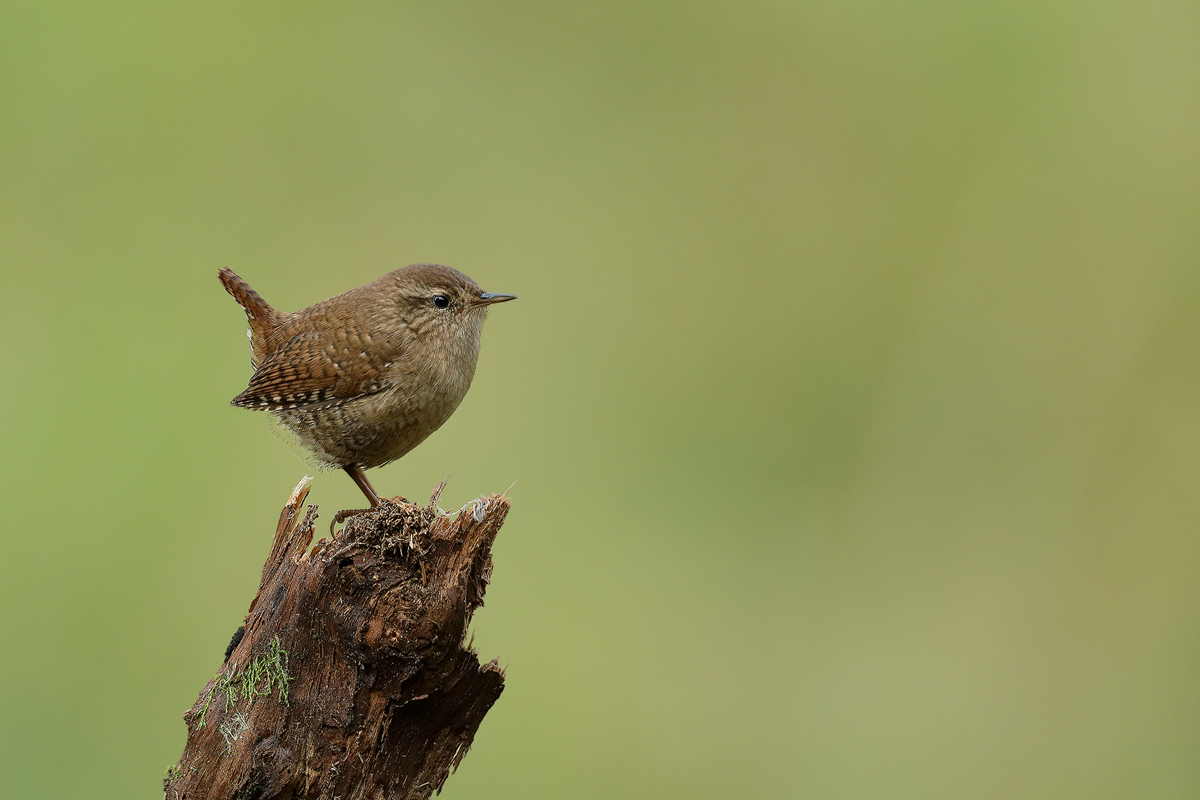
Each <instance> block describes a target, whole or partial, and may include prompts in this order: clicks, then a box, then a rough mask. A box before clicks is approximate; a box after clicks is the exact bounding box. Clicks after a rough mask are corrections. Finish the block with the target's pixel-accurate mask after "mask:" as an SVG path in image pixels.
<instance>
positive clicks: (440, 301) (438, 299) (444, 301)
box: [433, 294, 450, 308]
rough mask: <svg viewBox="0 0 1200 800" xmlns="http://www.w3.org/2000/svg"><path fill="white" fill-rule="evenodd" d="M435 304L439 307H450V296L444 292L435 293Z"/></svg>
mask: <svg viewBox="0 0 1200 800" xmlns="http://www.w3.org/2000/svg"><path fill="white" fill-rule="evenodd" d="M433 304H434V305H435V306H437V307H438V308H449V307H450V298H449V297H446V295H444V294H435V295H434V296H433Z"/></svg>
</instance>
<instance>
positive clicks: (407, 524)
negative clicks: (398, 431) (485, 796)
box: [164, 482, 509, 800]
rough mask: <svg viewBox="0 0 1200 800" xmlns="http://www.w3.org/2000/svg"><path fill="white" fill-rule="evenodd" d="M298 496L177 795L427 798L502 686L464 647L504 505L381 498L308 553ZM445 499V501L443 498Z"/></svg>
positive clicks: (178, 773)
mask: <svg viewBox="0 0 1200 800" xmlns="http://www.w3.org/2000/svg"><path fill="white" fill-rule="evenodd" d="M307 494H308V489H307V488H306V487H305V485H304V482H301V484H300V486H297V487H296V491H295V492H294V493H293V494H292V497H291V499H290V500H289V501H288V504H287V505H286V506H285V507H284V509H283V513H282V515H281V516H280V518H279V527H278V529H277V530H276V533H275V542H274V545H273V546H272V548H271V554H270V556H269V557H268V558H267V562H266V564H265V565H264V566H263V574H262V581H261V583H260V584H259V590H258V595H257V596H256V597H255V598H254V601H253V602H252V603H251V604H250V610H249V612H248V613H247V615H246V621H245V626H244V633H243V632H241V631H239V633H241V634H242V635H240V636H235V637H234V641H233V642H231V644H230V649H229V652H228V654H227V658H226V661H225V664H224V665H223V666H222V667H221V670H220V672H218V674H217V676H216V677H215V678H213V680H212V681H210V682H209V684H208V686H206V687H205V688H204V690H203V691H202V692H201V693H200V697H199V698H198V699H197V700H196V704H195V705H194V706H193V707H192V708H191V710H189V711H188V712H187V713H186V714H184V721H185V722H186V723H187V726H188V740H187V745H186V747H185V748H184V751H183V756H182V757H181V758H180V759H179V763H178V765H176V766H174V767H172V768H171V770H169V772H168V776H167V779H166V780H165V781H164V788H165V790H166V797H167V798H196V799H197V800H199V799H200V798H256V799H258V798H261V799H262V800H268V799H270V798H294V800H301V799H302V798H314V799H315V798H342V800H349V799H350V798H385V797H386V798H427V797H430V796H431V795H432V794H433V793H434V792H435V791H438V790H440V789H441V787H442V784H443V783H444V782H445V780H446V778H447V776H448V775H449V774H450V771H451V770H452V769H453V768H454V767H456V766H458V763H459V762H460V761H461V760H462V757H463V755H464V754H465V753H466V751H467V748H468V747H470V745H471V742H472V740H473V739H474V737H475V732H476V730H478V728H479V724H480V723H481V722H482V721H483V717H484V715H485V714H486V713H487V711H488V709H490V708H491V707H492V704H493V703H495V702H496V700H497V698H499V696H500V692H501V691H503V689H504V671H503V670H502V669H501V668H500V666H499V665H498V664H497V663H496V662H495V661H492V662H491V663H488V664H486V665H481V664H480V663H479V659H478V658H477V655H476V653H475V651H474V650H472V649H471V648H470V646H469V644H467V642H466V641H465V639H466V636H467V630H468V626H469V624H470V621H471V614H472V613H473V612H474V611H475V609H476V608H478V607H479V606H481V605H483V593H484V589H485V588H486V586H487V583H488V578H489V577H490V575H491V571H492V558H491V548H492V542H493V541H494V540H495V538H496V534H497V533H498V532H499V530H500V526H501V525H502V524H503V522H504V518H505V516H506V515H507V514H508V509H509V503H508V501H507V500H506V499H505V498H503V497H502V496H498V495H496V496H492V497H489V498H486V499H482V500H477V501H475V502H474V503H472V504H469V505H467V506H466V507H465V508H464V509H463V510H462V511H461V512H459V513H458V514H457V515H456V516H449V515H444V514H440V513H439V512H438V511H437V510H436V503H435V502H431V503H430V505H429V506H427V507H426V506H417V505H413V504H411V503H407V502H399V501H397V502H386V503H384V505H383V506H381V507H380V508H378V509H374V510H372V511H368V512H365V513H362V514H359V515H358V516H355V517H352V518H351V519H350V521H349V522H347V523H346V525H345V527H344V528H342V530H341V531H339V532H338V534H337V535H336V536H334V537H333V538H332V539H328V540H327V539H322V540H320V541H319V542H317V544H316V546H314V547H313V548H312V550H311V551H309V549H308V547H309V544H310V543H311V542H312V539H313V521H314V520H315V518H316V513H315V511H316V509H315V507H313V506H310V507H309V508H308V510H307V512H306V513H305V514H304V515H303V518H301V516H300V509H301V506H302V505H303V503H304V499H305V497H306V496H307ZM435 499H436V496H435Z"/></svg>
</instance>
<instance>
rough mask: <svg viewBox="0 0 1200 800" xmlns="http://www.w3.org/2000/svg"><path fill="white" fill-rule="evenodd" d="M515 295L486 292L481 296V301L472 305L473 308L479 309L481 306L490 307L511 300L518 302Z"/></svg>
mask: <svg viewBox="0 0 1200 800" xmlns="http://www.w3.org/2000/svg"><path fill="white" fill-rule="evenodd" d="M516 299H517V296H516V295H515V294H492V293H490V292H484V293H483V294H481V295H479V299H478V300H476V301H475V302H474V303H471V308H479V307H480V306H490V305H491V304H492V303H507V302H508V301H509V300H516Z"/></svg>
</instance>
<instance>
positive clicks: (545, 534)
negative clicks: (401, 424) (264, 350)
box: [0, 0, 1200, 800]
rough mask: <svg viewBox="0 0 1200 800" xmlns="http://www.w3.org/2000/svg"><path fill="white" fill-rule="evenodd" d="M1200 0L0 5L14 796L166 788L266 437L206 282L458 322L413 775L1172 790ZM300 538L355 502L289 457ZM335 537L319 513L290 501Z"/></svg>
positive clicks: (634, 788) (1191, 331)
mask: <svg viewBox="0 0 1200 800" xmlns="http://www.w3.org/2000/svg"><path fill="white" fill-rule="evenodd" d="M1197 42H1200V5H1198V4H1196V3H1195V2H1193V1H1192V0H1179V1H1178V2H1172V1H1171V0H1140V1H1139V2H1137V3H1132V2H1124V3H1122V2H1099V3H1080V2H1067V1H1066V0H1038V1H1037V2H1027V1H1026V0H1016V2H1014V1H1013V0H1003V2H1001V1H1000V0H992V1H989V2H970V3H958V2H922V1H921V0H915V1H913V2H902V3H901V2H794V3H793V2H781V1H779V0H776V1H775V2H767V1H765V0H757V1H754V2H736V3H735V2H705V1H704V0H699V1H695V0H691V1H689V2H652V3H644V2H612V3H604V4H573V3H558V2H537V1H536V0H513V1H512V2H507V3H491V4H482V3H481V4H472V3H453V2H451V3H436V4H434V3H398V2H368V3H359V4H313V3H278V2H274V3H272V2H268V3H254V4H246V3H200V4H197V3H190V4H188V3H172V4H163V3H157V2H141V3H137V2H128V3H103V4H82V3H81V4H67V3H33V2H23V1H22V0H7V2H5V3H4V4H3V5H0V269H2V280H3V282H2V290H3V291H2V292H0V341H2V342H3V343H4V345H3V348H2V349H0V375H2V376H3V377H2V383H3V391H2V392H0V421H2V422H0V447H2V450H0V455H2V458H0V509H2V517H3V522H0V525H2V530H3V555H2V556H0V796H3V797H5V798H34V797H38V798H42V797H46V798H57V797H62V798H68V797H70V798H77V797H88V798H138V797H145V798H152V797H158V796H160V795H159V792H160V791H161V789H160V783H159V782H160V780H161V778H162V777H163V775H164V770H165V768H166V767H167V766H168V765H169V764H172V763H173V762H174V761H175V760H176V759H177V758H178V756H179V754H180V752H181V751H182V748H183V744H184V737H185V728H184V725H183V722H182V719H181V716H182V714H183V712H184V711H185V710H186V709H187V708H188V707H189V706H190V705H191V703H192V702H193V701H194V699H195V697H196V695H197V693H198V692H199V690H200V689H201V688H202V687H203V686H204V684H205V683H206V682H207V681H208V680H209V679H210V678H211V677H212V676H213V675H214V674H215V672H216V670H217V669H218V667H219V666H220V663H221V655H222V652H223V649H224V647H225V645H226V643H227V642H228V640H229V636H230V634H231V633H232V632H233V630H234V628H235V627H236V626H237V625H238V624H239V623H240V621H241V618H242V615H243V614H244V613H245V610H246V608H247V606H248V604H249V601H250V599H251V598H252V597H253V595H254V591H255V588H256V586H257V580H258V577H259V570H260V566H261V563H262V561H263V559H264V557H265V556H266V553H267V550H268V548H269V544H270V539H271V532H272V531H273V529H274V524H275V520H276V518H277V516H278V513H279V509H280V507H281V506H282V504H283V502H284V501H285V500H286V498H287V496H288V494H289V492H290V491H291V489H292V487H293V486H294V485H295V484H296V483H297V481H298V480H299V479H300V477H301V476H302V475H304V474H305V470H306V465H305V463H304V462H303V461H302V460H301V459H300V458H299V457H298V454H297V453H296V452H295V450H294V448H292V447H290V446H289V445H288V444H287V442H286V440H285V439H283V438H282V436H281V435H278V434H275V433H273V432H272V431H273V426H272V425H271V424H270V423H269V421H268V419H267V418H265V417H264V416H263V415H262V414H256V413H250V412H246V411H242V410H237V409H233V408H230V407H229V405H228V401H229V399H230V398H231V397H233V396H234V395H235V394H237V393H238V392H239V391H240V390H241V389H242V388H243V387H244V385H245V382H246V380H247V379H248V377H249V367H248V364H247V359H248V356H249V353H248V348H247V346H246V341H245V336H244V328H245V325H244V318H243V316H242V313H241V311H240V310H239V309H238V308H237V306H236V305H235V304H234V302H233V301H232V300H231V299H230V298H229V297H228V296H226V294H225V293H224V292H223V291H222V289H221V287H220V285H219V284H218V282H217V278H216V272H217V269H218V267H221V266H229V267H231V268H233V269H234V270H236V271H238V272H239V273H241V274H242V275H243V276H244V277H246V279H247V280H249V281H250V283H251V284H252V285H253V286H255V287H256V288H257V289H258V290H259V291H260V292H261V293H262V294H263V295H264V296H265V297H266V298H267V299H268V300H269V301H271V302H272V303H273V304H275V305H276V306H278V307H280V308H282V309H285V310H293V309H297V308H300V307H303V306H306V305H308V304H310V303H312V302H315V301H317V300H320V299H323V298H325V297H328V296H331V295H333V294H337V293H339V292H342V291H345V290H346V289H349V288H352V287H354V286H357V285H360V284H362V283H365V282H367V281H370V280H373V279H374V278H376V277H377V276H379V275H380V274H382V273H383V272H385V271H387V270H389V269H392V268H394V267H396V266H399V265H401V264H405V263H409V262H414V261H439V262H442V263H447V264H450V265H452V266H455V267H457V268H459V269H461V270H463V271H464V272H466V273H468V274H469V275H471V276H473V277H474V278H475V279H476V280H478V281H479V282H480V283H481V284H482V285H483V287H484V288H485V289H487V290H489V291H500V292H511V293H515V294H518V295H520V300H519V301H518V302H516V303H513V304H510V305H505V306H500V307H497V308H495V309H493V311H492V313H491V317H490V319H489V321H488V324H487V326H486V329H485V333H484V349H483V354H482V359H481V364H480V367H479V371H478V373H477V376H476V380H475V387H474V388H473V389H472V391H471V393H470V394H469V395H468V397H467V399H466V401H465V403H464V404H463V406H462V407H461V408H460V409H459V411H458V413H457V414H456V415H455V417H454V418H453V419H452V420H451V421H450V422H449V423H448V424H447V425H446V426H445V428H444V429H443V430H442V431H440V432H438V433H437V434H435V435H434V436H433V437H432V438H431V439H430V440H429V441H427V442H426V443H425V444H424V445H422V446H421V447H420V448H419V449H417V450H416V451H414V452H413V453H412V454H411V455H409V456H408V457H406V458H405V459H403V461H401V462H399V463H396V464H393V465H391V466H389V467H386V468H383V469H380V470H377V471H375V472H374V473H373V474H372V478H373V481H374V483H375V485H376V486H377V487H379V488H380V489H381V491H384V492H388V493H392V494H406V495H408V496H411V497H417V498H421V497H426V496H427V493H428V492H429V491H430V490H432V488H433V487H434V485H435V484H436V483H437V482H438V481H439V480H441V478H442V477H443V475H444V474H446V473H449V474H450V476H451V480H450V484H449V488H448V490H447V492H446V496H445V499H444V502H443V505H444V506H445V507H447V508H449V507H457V506H459V505H461V504H462V503H464V502H466V501H468V500H470V499H472V498H474V497H476V496H479V495H481V494H488V493H492V492H499V491H504V490H505V489H506V488H507V487H508V486H509V485H510V484H511V483H512V482H513V481H514V480H518V483H517V484H516V486H515V487H513V489H512V491H511V493H510V495H511V497H512V499H513V502H514V507H513V511H512V514H511V515H510V517H509V519H508V522H507V524H506V526H505V528H504V530H503V531H502V533H501V536H500V538H499V540H498V544H497V547H496V551H495V561H496V569H495V574H494V583H493V585H492V587H491V589H490V590H489V592H488V596H487V607H486V608H485V609H484V610H483V611H481V612H480V614H479V615H477V617H476V622H475V626H474V627H475V633H476V639H475V641H476V644H477V646H478V648H479V650H480V653H481V656H482V657H483V658H485V659H490V658H492V657H496V656H498V657H499V658H500V659H501V661H502V663H506V664H507V665H508V688H507V690H506V692H505V694H504V696H503V697H502V698H501V700H500V702H499V703H498V704H497V706H496V707H495V708H494V709H493V711H492V712H491V714H490V715H489V716H488V718H487V720H486V721H485V723H484V725H483V727H482V729H481V730H480V733H479V736H478V738H477V740H476V743H475V747H474V749H473V751H472V752H471V754H470V755H469V756H468V757H467V758H466V760H465V761H464V763H463V766H462V768H461V769H460V770H459V772H458V773H457V774H456V775H455V776H453V777H451V779H450V780H449V782H448V783H447V786H446V790H445V792H444V795H443V796H445V797H448V798H468V797H484V796H487V797H492V798H523V799H525V800H528V799H530V798H555V799H558V798H613V797H621V798H808V797H811V798H872V799H873V800H874V799H877V798H1012V797H1024V798H1104V797H1111V798H1127V797H1155V798H1172V797H1181V798H1182V797H1187V798H1194V797H1196V796H1198V795H1200V588H1198V587H1200V580H1198V575H1200V536H1198V532H1200V531H1198V526H1200V491H1198V488H1200V380H1198V372H1197V370H1198V368H1200V352H1198V349H1197V348H1198V342H1200V224H1198V223H1200V146H1198V142H1200V47H1198V46H1197ZM310 499H311V501H313V502H315V503H317V504H319V506H320V509H321V514H322V519H323V520H325V521H327V520H328V519H329V517H330V515H332V513H333V512H334V511H336V510H337V509H339V508H346V507H358V506H359V505H361V497H360V496H359V494H358V492H357V490H356V489H355V488H354V486H353V485H352V484H351V482H350V481H349V480H348V479H347V478H346V477H345V476H343V475H341V474H322V475H321V476H319V477H318V479H317V481H316V483H315V487H314V489H313V492H312V494H311V496H310ZM321 524H323V523H321Z"/></svg>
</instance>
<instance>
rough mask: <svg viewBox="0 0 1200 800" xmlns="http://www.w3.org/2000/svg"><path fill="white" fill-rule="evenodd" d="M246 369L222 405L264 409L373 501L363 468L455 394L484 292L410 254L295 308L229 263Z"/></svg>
mask: <svg viewBox="0 0 1200 800" xmlns="http://www.w3.org/2000/svg"><path fill="white" fill-rule="evenodd" d="M219 274H220V278H221V283H222V284H223V285H224V286H225V289H226V291H228V292H229V293H230V294H231V295H233V298H234V299H235V300H237V301H238V303H240V304H241V306H242V308H244V309H245V310H246V319H247V320H248V321H249V323H250V330H249V331H248V332H247V334H248V336H249V337H250V350H251V354H252V357H251V361H250V363H251V366H253V367H254V375H253V376H252V377H251V378H250V385H249V386H247V387H246V390H245V391H244V392H242V393H241V394H239V395H238V396H237V397H235V398H233V400H232V401H231V403H230V404H231V405H234V406H238V407H239V408H250V409H259V410H265V411H270V412H271V413H273V414H274V415H275V416H276V417H278V418H279V421H280V422H281V423H282V424H283V425H284V426H285V427H286V428H288V429H289V430H291V431H292V433H294V434H295V435H296V437H297V438H298V439H299V440H300V442H301V443H302V444H303V445H304V446H305V447H307V448H308V449H309V450H311V451H312V452H313V453H314V454H315V455H316V457H317V459H318V461H319V462H320V464H321V466H323V467H340V468H341V469H344V470H345V471H346V472H347V473H348V474H349V475H350V477H351V478H353V479H354V482H355V483H356V484H358V487H359V488H360V489H362V491H363V494H365V495H366V497H367V501H368V502H370V504H371V507H372V508H374V507H375V506H378V505H379V504H380V499H379V495H378V494H376V493H375V490H374V489H373V488H372V487H371V484H370V483H369V482H368V481H367V476H366V475H365V474H363V470H366V469H371V468H372V467H379V466H382V465H384V464H387V463H388V462H391V461H395V460H396V459H397V458H400V457H401V456H403V455H404V454H405V453H407V452H408V451H410V450H412V449H413V448H414V447H416V446H417V445H418V444H420V443H421V442H423V441H424V440H425V439H426V437H428V436H429V434H431V433H433V432H434V431H436V430H437V429H438V428H440V427H441V426H442V423H444V422H445V421H446V420H447V419H449V418H450V415H451V414H453V413H454V410H455V409H456V408H458V404H459V403H461V402H462V399H463V397H464V396H465V395H466V393H467V389H469V388H470V386H471V379H472V378H473V377H474V375H475V364H476V362H477V361H478V360H479V335H480V332H481V331H482V329H483V320H484V318H485V317H486V316H487V308H488V306H490V305H492V304H494V303H503V302H505V301H507V300H515V299H516V298H515V297H514V296H513V295H511V294H489V293H488V292H484V291H481V290H480V288H479V285H478V284H476V283H475V281H473V280H471V279H470V278H468V277H467V276H466V275H463V274H462V273H461V272H459V271H457V270H454V269H451V268H450V267H443V266H441V265H439V264H411V265H409V266H407V267H401V268H400V269H397V270H393V271H392V272H389V273H388V274H386V275H384V276H383V277H382V278H380V279H379V280H377V281H374V282H372V283H368V284H367V285H366V286H360V287H359V288H357V289H352V290H351V291H349V292H346V293H345V294H340V295H338V296H337V297H333V298H330V299H329V300H326V301H324V302H321V303H317V304H316V305H315V306H310V307H309V308H306V309H304V310H302V311H297V312H295V313H293V314H287V313H284V312H282V311H277V310H275V309H274V308H272V307H271V306H269V305H268V304H267V302H266V301H265V300H263V299H262V297H260V296H259V295H258V293H257V292H255V291H254V290H253V289H251V288H250V286H249V284H247V283H246V282H245V281H244V280H242V279H241V278H240V277H238V276H237V274H236V273H234V272H233V271H232V270H230V269H228V268H223V269H221V271H220V273H219Z"/></svg>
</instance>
